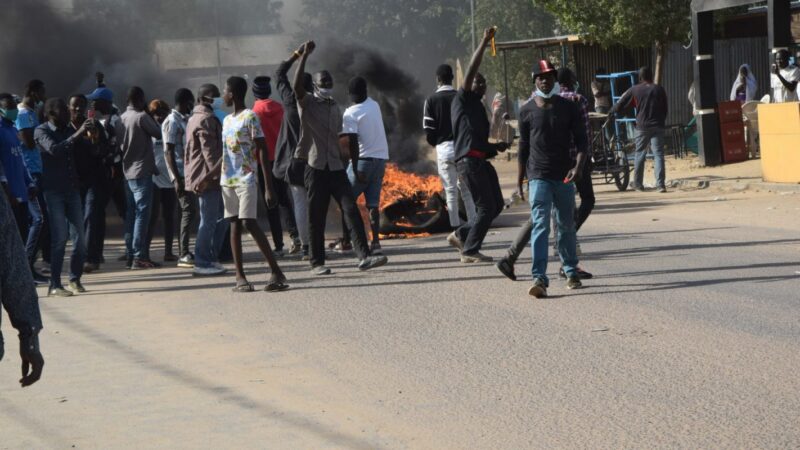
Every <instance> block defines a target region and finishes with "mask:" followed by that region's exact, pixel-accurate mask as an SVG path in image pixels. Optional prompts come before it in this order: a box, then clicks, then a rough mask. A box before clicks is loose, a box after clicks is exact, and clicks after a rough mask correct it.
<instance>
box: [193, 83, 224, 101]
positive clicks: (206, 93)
mask: <svg viewBox="0 0 800 450" xmlns="http://www.w3.org/2000/svg"><path fill="white" fill-rule="evenodd" d="M214 94H217V96H219V88H218V87H217V85H216V84H212V83H206V84H204V85H202V86H200V88H199V89H198V90H197V98H200V97H208V98H211V97H212V96H213V95H214Z"/></svg>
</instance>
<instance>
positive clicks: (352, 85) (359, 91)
mask: <svg viewBox="0 0 800 450" xmlns="http://www.w3.org/2000/svg"><path fill="white" fill-rule="evenodd" d="M347 95H348V96H349V97H350V100H351V101H352V102H353V103H363V102H364V100H366V99H367V80H365V79H364V78H363V77H355V78H353V79H351V80H350V82H349V83H348V84H347Z"/></svg>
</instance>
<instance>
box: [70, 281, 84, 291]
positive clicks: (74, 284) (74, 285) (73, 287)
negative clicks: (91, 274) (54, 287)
mask: <svg viewBox="0 0 800 450" xmlns="http://www.w3.org/2000/svg"><path fill="white" fill-rule="evenodd" d="M69 290H70V291H72V293H73V294H83V293H84V292H86V288H85V287H83V285H82V284H81V281H80V280H76V281H70V282H69Z"/></svg>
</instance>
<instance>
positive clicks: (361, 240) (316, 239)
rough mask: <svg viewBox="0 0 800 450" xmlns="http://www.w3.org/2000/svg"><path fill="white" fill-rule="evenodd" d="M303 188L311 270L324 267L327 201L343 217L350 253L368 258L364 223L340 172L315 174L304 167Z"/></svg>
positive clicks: (309, 167)
mask: <svg viewBox="0 0 800 450" xmlns="http://www.w3.org/2000/svg"><path fill="white" fill-rule="evenodd" d="M305 184H306V189H308V221H309V225H310V226H309V234H311V266H312V267H316V266H322V265H325V220H326V218H327V216H328V206H329V205H330V202H331V197H333V199H334V201H336V203H337V204H338V205H339V208H341V210H342V214H343V215H344V217H345V222H346V224H347V227H348V228H349V229H350V236H351V239H352V240H353V249H354V250H355V252H356V255H357V256H358V258H359V259H364V258H366V257H367V256H369V248H368V247H367V235H366V233H365V231H364V221H363V220H361V213H359V211H358V205H356V199H355V197H354V196H353V188H352V186H350V181H348V180H347V172H345V171H344V170H318V169H314V168H313V167H311V166H308V167H306V173H305Z"/></svg>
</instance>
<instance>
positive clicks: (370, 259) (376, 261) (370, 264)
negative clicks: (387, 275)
mask: <svg viewBox="0 0 800 450" xmlns="http://www.w3.org/2000/svg"><path fill="white" fill-rule="evenodd" d="M388 261H389V259H388V258H386V257H385V256H383V255H377V256H367V257H366V258H364V259H362V260H361V262H359V263H358V270H369V269H374V268H376V267H380V266H382V265H384V264H386V263H387V262H388Z"/></svg>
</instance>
